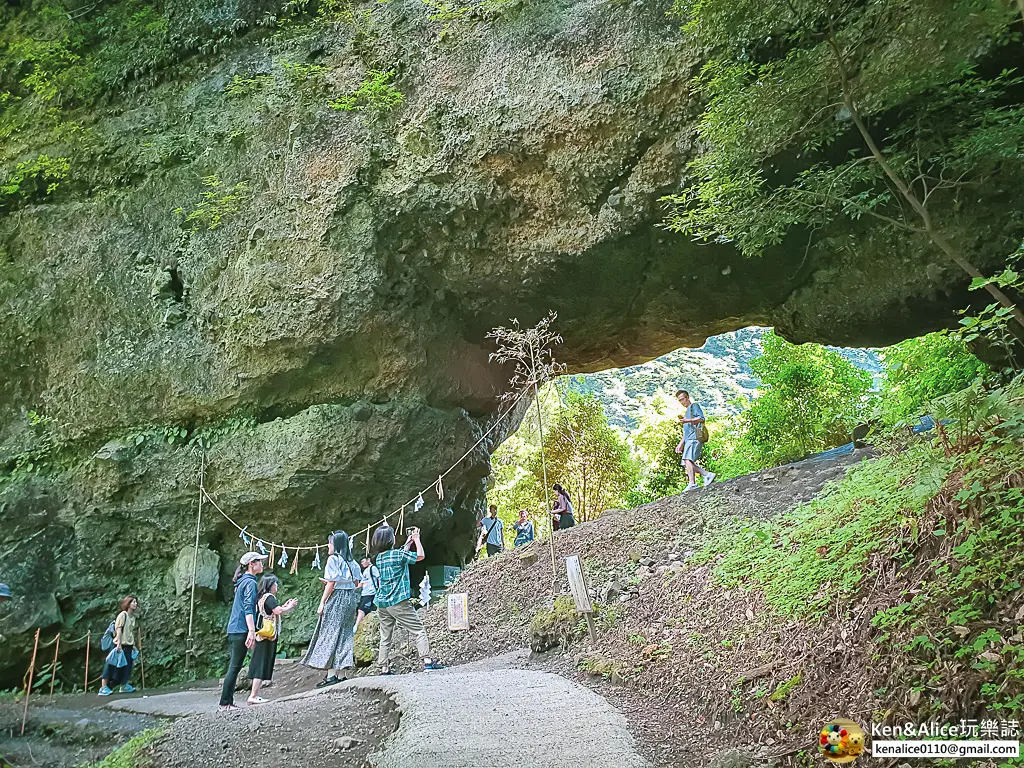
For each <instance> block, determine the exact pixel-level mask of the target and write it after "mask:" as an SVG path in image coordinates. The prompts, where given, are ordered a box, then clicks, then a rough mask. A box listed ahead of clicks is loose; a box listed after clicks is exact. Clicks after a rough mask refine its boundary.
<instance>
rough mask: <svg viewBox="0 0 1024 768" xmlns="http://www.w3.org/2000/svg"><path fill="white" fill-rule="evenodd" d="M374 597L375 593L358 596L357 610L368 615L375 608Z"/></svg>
mask: <svg viewBox="0 0 1024 768" xmlns="http://www.w3.org/2000/svg"><path fill="white" fill-rule="evenodd" d="M374 597H376V595H363V596H362V597H360V598H359V610H360V611H362V612H363V613H365V614H366V615H370V614H371V613H373V612H374V611H375V610H377V606H376V605H374V604H373V598H374Z"/></svg>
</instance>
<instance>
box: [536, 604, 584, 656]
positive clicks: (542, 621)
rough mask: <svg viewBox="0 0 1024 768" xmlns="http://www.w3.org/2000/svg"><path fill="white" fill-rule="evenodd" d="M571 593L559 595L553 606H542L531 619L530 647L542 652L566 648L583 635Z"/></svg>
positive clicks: (582, 627) (582, 628)
mask: <svg viewBox="0 0 1024 768" xmlns="http://www.w3.org/2000/svg"><path fill="white" fill-rule="evenodd" d="M581 624H583V622H581V621H580V616H579V614H578V613H576V603H575V602H573V599H572V596H571V595H559V596H558V597H556V598H555V602H554V604H553V605H552V607H551V608H540V609H538V610H537V613H536V614H534V616H533V619H532V620H531V621H530V647H531V648H532V649H533V650H534V651H536V652H538V653H541V652H543V651H546V650H549V649H551V648H564V647H566V646H567V645H569V644H570V643H572V642H573V641H575V640H578V639H579V638H580V637H582V636H583V633H584V632H585V631H586V630H585V628H584V627H585V625H584V626H581Z"/></svg>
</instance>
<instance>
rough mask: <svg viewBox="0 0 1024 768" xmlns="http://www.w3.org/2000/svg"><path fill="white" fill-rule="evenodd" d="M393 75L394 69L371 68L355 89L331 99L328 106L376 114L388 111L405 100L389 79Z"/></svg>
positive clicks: (392, 77) (391, 78)
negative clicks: (345, 94)
mask: <svg viewBox="0 0 1024 768" xmlns="http://www.w3.org/2000/svg"><path fill="white" fill-rule="evenodd" d="M394 77H395V72H394V70H391V71H389V72H384V71H382V70H379V69H371V70H370V71H368V72H367V73H366V78H365V79H364V80H363V82H362V84H361V85H360V86H359V87H358V88H357V89H356V90H354V91H353V92H352V93H350V94H348V95H347V96H342V97H341V98H340V99H337V100H335V101H332V102H331V103H330V106H331V108H332V109H339V110H344V111H346V112H361V111H363V110H369V111H371V112H376V113H378V114H383V113H385V112H390V111H391V110H392V109H394V108H395V107H397V106H398V105H399V104H401V103H402V102H403V101H404V100H405V97H404V96H403V95H402V93H401V91H399V90H398V89H397V88H395V86H394V85H392V82H391V81H392V80H393V79H394Z"/></svg>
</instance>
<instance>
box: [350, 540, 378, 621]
mask: <svg viewBox="0 0 1024 768" xmlns="http://www.w3.org/2000/svg"><path fill="white" fill-rule="evenodd" d="M360 565H361V566H362V568H363V594H362V597H360V598H359V612H358V613H356V629H359V623H360V622H361V621H362V620H363V619H365V618H366V617H367V616H369V615H370V614H371V613H373V612H374V610H375V609H376V607H377V606H375V605H374V604H373V598H374V597H375V596H376V595H377V587H378V586H380V571H378V570H377V566H376V565H374V564H373V561H372V560H371V559H370V558H368V557H364V558H363V560H362V562H361V563H360Z"/></svg>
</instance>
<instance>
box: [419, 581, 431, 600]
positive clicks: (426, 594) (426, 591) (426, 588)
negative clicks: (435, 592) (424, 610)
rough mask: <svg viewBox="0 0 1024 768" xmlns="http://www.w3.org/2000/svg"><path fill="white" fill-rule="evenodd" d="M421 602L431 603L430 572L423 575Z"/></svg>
mask: <svg viewBox="0 0 1024 768" xmlns="http://www.w3.org/2000/svg"><path fill="white" fill-rule="evenodd" d="M420 602H421V603H422V604H423V605H424V606H427V605H430V574H429V573H428V574H427V575H425V576H424V577H423V581H421V582H420Z"/></svg>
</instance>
